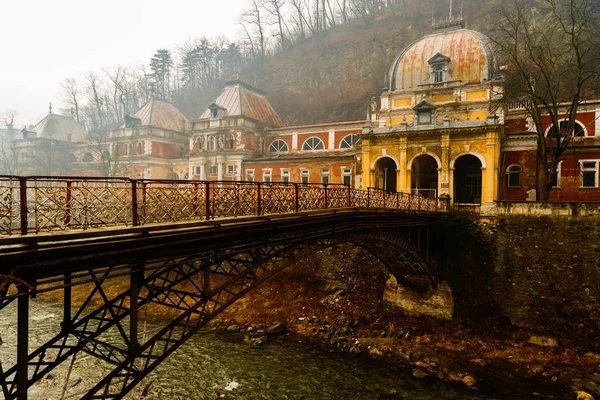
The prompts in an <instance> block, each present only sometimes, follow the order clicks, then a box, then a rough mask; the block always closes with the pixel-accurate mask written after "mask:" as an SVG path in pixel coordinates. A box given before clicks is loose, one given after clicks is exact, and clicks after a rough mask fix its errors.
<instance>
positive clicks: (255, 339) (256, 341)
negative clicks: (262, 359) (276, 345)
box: [250, 336, 268, 347]
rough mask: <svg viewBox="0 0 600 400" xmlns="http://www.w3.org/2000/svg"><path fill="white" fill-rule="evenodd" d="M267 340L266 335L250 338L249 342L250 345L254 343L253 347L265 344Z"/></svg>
mask: <svg viewBox="0 0 600 400" xmlns="http://www.w3.org/2000/svg"><path fill="white" fill-rule="evenodd" d="M267 342H268V339H267V337H266V336H259V337H253V338H250V343H252V345H254V346H255V347H260V346H264V345H266V344H267Z"/></svg>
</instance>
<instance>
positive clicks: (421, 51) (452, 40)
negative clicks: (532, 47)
mask: <svg viewBox="0 0 600 400" xmlns="http://www.w3.org/2000/svg"><path fill="white" fill-rule="evenodd" d="M434 56H438V58H440V56H445V57H447V58H449V59H450V71H449V74H450V80H451V81H461V82H462V83H463V84H466V83H479V82H482V81H484V80H490V79H492V78H493V76H494V71H495V70H496V69H497V68H498V57H497V54H496V51H495V50H494V48H493V46H492V44H491V42H490V40H489V39H488V38H487V36H485V35H483V34H481V33H479V32H476V31H472V30H468V29H457V30H451V31H443V32H434V33H433V34H431V35H427V36H425V37H424V38H422V39H419V40H417V41H416V42H414V43H412V44H411V45H409V46H408V47H406V48H405V49H404V50H402V52H401V53H400V55H399V56H398V57H397V58H396V60H394V62H393V63H392V66H391V68H390V72H389V75H388V77H387V79H388V82H389V88H388V89H389V90H391V91H394V90H401V89H410V88H416V87H417V86H418V85H422V84H427V83H430V77H429V74H430V72H429V71H430V69H429V61H430V60H431V59H432V58H433V57H434Z"/></svg>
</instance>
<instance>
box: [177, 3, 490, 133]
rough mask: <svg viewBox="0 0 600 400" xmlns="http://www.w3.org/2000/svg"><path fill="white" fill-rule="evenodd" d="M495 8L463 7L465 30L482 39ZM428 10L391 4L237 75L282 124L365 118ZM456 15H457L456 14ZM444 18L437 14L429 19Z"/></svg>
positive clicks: (207, 96) (206, 98) (205, 96)
mask: <svg viewBox="0 0 600 400" xmlns="http://www.w3.org/2000/svg"><path fill="white" fill-rule="evenodd" d="M434 2H435V4H436V5H439V6H436V10H438V9H442V8H443V12H444V13H448V3H447V2H443V1H435V0H434ZM499 3H500V1H480V0H471V1H469V0H465V4H464V6H463V15H464V19H465V20H466V22H467V26H468V27H469V28H471V29H475V30H478V31H482V32H486V31H487V30H488V28H489V27H490V26H491V25H490V24H491V23H493V15H494V12H493V9H494V7H495V6H498V4H499ZM444 4H445V7H443V5H444ZM455 4H456V2H455ZM431 10H432V2H431V1H421V2H420V1H415V0H408V1H404V2H399V3H396V2H394V3H393V4H391V5H390V6H389V7H383V8H382V9H381V10H380V11H379V12H378V13H377V14H376V15H374V16H372V17H370V18H356V19H353V20H351V21H348V22H347V23H345V24H343V25H340V26H336V27H333V28H331V29H329V30H327V31H324V32H321V33H319V34H316V35H314V36H312V37H310V38H308V39H306V40H304V41H301V42H299V43H296V44H294V45H293V46H290V47H287V48H285V49H283V50H282V51H279V52H277V53H276V54H274V55H272V56H270V57H268V58H266V59H265V61H264V62H261V63H253V64H251V65H249V66H247V67H246V68H244V69H243V70H241V71H240V74H239V76H240V78H241V79H243V80H245V81H247V82H249V83H251V84H254V85H255V86H257V87H258V88H260V89H262V90H264V91H266V92H267V96H268V98H269V100H270V101H271V103H272V104H273V106H274V108H275V110H276V111H277V112H278V113H279V115H280V116H281V117H282V119H283V120H284V121H285V123H286V124H288V125H297V124H309V123H318V122H329V121H348V120H359V119H364V118H365V116H366V113H367V106H368V104H369V101H370V98H371V96H373V95H377V94H379V93H380V91H381V88H382V87H383V81H384V76H385V74H386V72H387V71H388V69H389V66H390V64H391V63H392V61H393V59H394V58H395V57H396V56H397V55H398V53H399V52H400V51H401V50H402V49H403V48H404V47H405V46H406V45H408V44H410V43H411V42H413V41H414V40H417V39H419V38H420V37H422V36H424V35H426V34H429V33H431V25H432V22H431V21H432V15H431ZM458 12H460V8H458V10H455V15H456V13H458ZM445 17H447V14H443V15H442V14H441V12H437V13H436V16H435V19H436V20H440V19H442V18H445ZM215 90H217V91H218V88H215ZM214 94H215V91H207V92H204V93H197V94H196V98H194V99H193V101H191V102H190V100H191V99H183V98H178V99H177V101H176V102H177V104H178V105H179V106H180V107H181V108H182V109H183V110H185V112H186V113H187V114H190V113H191V114H192V115H193V112H194V108H196V107H197V106H200V107H202V106H203V105H206V104H208V103H209V102H210V100H211V99H212V98H213V96H214ZM188 102H189V105H193V106H192V107H189V106H188Z"/></svg>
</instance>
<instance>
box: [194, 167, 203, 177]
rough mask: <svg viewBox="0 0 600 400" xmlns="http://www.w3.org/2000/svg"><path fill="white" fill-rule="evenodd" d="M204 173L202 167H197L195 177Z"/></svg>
mask: <svg viewBox="0 0 600 400" xmlns="http://www.w3.org/2000/svg"><path fill="white" fill-rule="evenodd" d="M201 173H202V167H201V166H199V165H196V168H195V169H194V175H200V174H201Z"/></svg>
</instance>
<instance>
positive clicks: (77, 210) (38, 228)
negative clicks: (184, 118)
mask: <svg viewBox="0 0 600 400" xmlns="http://www.w3.org/2000/svg"><path fill="white" fill-rule="evenodd" d="M341 207H373V208H389V209H400V210H407V211H415V212H427V211H435V210H436V208H437V202H436V200H435V199H427V198H424V197H423V196H415V195H410V194H406V193H387V192H385V191H383V190H381V189H375V188H369V189H368V190H366V191H363V190H358V189H352V188H351V187H349V186H347V185H337V184H328V185H324V184H299V183H283V182H282V183H276V182H275V183H265V182H232V181H190V180H176V181H174V180H155V179H129V178H87V177H86V178H84V177H38V176H34V177H19V176H0V236H6V235H13V234H27V233H39V232H50V231H64V230H71V229H88V228H96V227H106V226H117V225H124V226H141V225H146V224H150V223H160V222H177V221H191V220H209V219H214V218H220V217H241V216H253V215H265V214H274V213H286V212H298V211H308V210H321V209H330V208H341Z"/></svg>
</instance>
